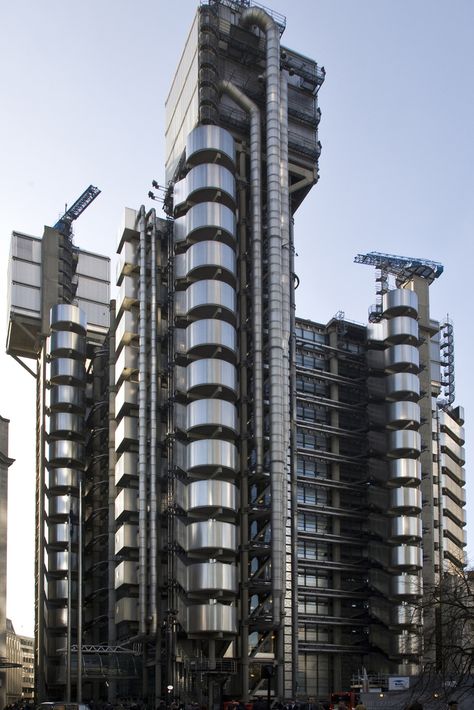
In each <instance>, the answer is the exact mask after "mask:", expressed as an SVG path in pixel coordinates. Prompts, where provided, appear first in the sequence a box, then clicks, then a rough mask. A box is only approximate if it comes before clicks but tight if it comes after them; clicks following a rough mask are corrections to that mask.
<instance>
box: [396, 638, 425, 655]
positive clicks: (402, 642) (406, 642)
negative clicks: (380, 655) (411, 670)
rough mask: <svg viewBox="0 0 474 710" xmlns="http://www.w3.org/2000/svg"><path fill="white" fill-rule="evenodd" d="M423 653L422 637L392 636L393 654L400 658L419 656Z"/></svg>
mask: <svg viewBox="0 0 474 710" xmlns="http://www.w3.org/2000/svg"><path fill="white" fill-rule="evenodd" d="M421 651H422V644H421V636H419V635H418V634H409V633H407V634H403V636H397V635H394V636H392V653H394V654H396V655H399V656H413V655H418V654H420V653H421Z"/></svg>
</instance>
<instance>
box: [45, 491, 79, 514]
mask: <svg viewBox="0 0 474 710" xmlns="http://www.w3.org/2000/svg"><path fill="white" fill-rule="evenodd" d="M78 509H79V505H78V500H77V498H76V497H75V496H69V495H50V496H49V499H48V520H53V519H61V518H64V517H69V515H71V514H73V515H74V516H77V512H78Z"/></svg>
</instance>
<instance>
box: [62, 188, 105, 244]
mask: <svg viewBox="0 0 474 710" xmlns="http://www.w3.org/2000/svg"><path fill="white" fill-rule="evenodd" d="M97 195H100V190H99V188H98V187H94V185H89V187H88V188H87V190H84V192H83V193H82V195H81V196H80V197H79V199H78V200H76V201H75V203H74V204H73V205H72V206H71V207H70V208H69V209H68V210H66V212H65V213H64V214H63V216H62V217H61V218H60V219H59V220H58V221H57V222H56V224H55V225H54V229H57V230H58V232H60V233H61V234H64V236H66V237H70V236H71V235H72V223H73V222H74V220H75V219H77V218H78V217H79V216H80V215H81V214H82V213H83V212H84V210H85V209H87V207H89V205H90V204H91V202H93V201H94V200H95V198H96V197H97Z"/></svg>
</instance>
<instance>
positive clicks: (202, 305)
mask: <svg viewBox="0 0 474 710" xmlns="http://www.w3.org/2000/svg"><path fill="white" fill-rule="evenodd" d="M185 308H186V313H189V314H190V315H192V314H196V315H197V316H198V317H199V316H201V317H203V318H206V317H210V316H212V315H213V313H214V312H215V311H216V309H217V308H220V309H222V311H223V312H222V313H221V314H220V315H221V317H222V318H225V319H226V320H228V319H230V320H231V322H235V313H236V308H237V295H236V293H235V289H233V288H232V286H229V284H226V283H223V282H222V281H216V280H213V279H209V280H202V281H196V282H195V283H193V284H191V286H189V287H188V288H187V289H186V300H185Z"/></svg>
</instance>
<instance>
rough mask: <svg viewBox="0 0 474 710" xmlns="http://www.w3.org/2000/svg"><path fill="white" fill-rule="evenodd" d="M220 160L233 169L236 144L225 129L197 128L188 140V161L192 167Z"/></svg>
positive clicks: (214, 127)
mask: <svg viewBox="0 0 474 710" xmlns="http://www.w3.org/2000/svg"><path fill="white" fill-rule="evenodd" d="M217 154H220V158H219V159H220V160H225V161H226V164H227V165H228V166H229V167H230V168H232V167H233V166H234V165H235V143H234V139H233V138H232V136H231V134H230V133H229V132H228V131H226V130H225V129H224V128H219V126H213V125H202V126H197V127H196V128H194V130H192V131H191V133H189V135H188V137H187V139H186V160H187V161H188V163H189V164H191V165H196V164H198V163H202V162H213V161H215V160H216V156H217Z"/></svg>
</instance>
